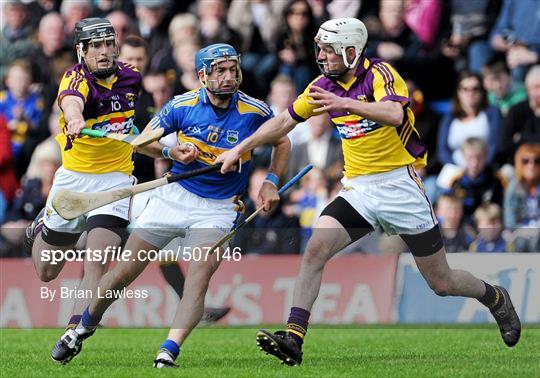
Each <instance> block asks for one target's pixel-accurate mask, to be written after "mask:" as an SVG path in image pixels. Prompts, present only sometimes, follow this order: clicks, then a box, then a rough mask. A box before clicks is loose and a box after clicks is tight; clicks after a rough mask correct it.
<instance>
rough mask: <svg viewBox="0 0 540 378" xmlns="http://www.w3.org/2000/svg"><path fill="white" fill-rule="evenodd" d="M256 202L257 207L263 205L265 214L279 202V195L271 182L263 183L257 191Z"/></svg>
mask: <svg viewBox="0 0 540 378" xmlns="http://www.w3.org/2000/svg"><path fill="white" fill-rule="evenodd" d="M257 202H258V203H257V207H259V206H261V205H263V206H264V211H265V212H268V211H270V210H272V209H273V208H274V207H275V206H276V205H277V203H278V202H279V194H278V190H277V188H276V186H275V185H274V184H272V183H271V182H268V181H265V182H264V183H263V185H262V187H261V190H260V191H259V197H258V198H257Z"/></svg>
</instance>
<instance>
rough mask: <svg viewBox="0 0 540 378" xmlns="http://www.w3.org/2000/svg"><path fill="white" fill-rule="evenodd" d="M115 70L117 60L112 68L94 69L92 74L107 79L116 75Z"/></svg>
mask: <svg viewBox="0 0 540 378" xmlns="http://www.w3.org/2000/svg"><path fill="white" fill-rule="evenodd" d="M115 72H116V61H114V62H113V65H112V67H110V68H105V69H101V70H95V71H92V75H94V76H95V77H97V78H98V79H106V78H108V77H111V76H112V75H114V73H115Z"/></svg>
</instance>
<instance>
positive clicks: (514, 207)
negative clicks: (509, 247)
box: [504, 143, 540, 228]
mask: <svg viewBox="0 0 540 378" xmlns="http://www.w3.org/2000/svg"><path fill="white" fill-rule="evenodd" d="M514 160H515V166H516V176H515V178H514V179H513V180H512V181H511V182H510V184H509V185H508V189H507V190H506V193H505V197H504V223H505V225H506V227H508V228H516V227H527V226H528V227H539V226H540V144H537V143H525V144H522V145H521V146H520V147H519V148H518V150H517V152H516V155H515V158H514Z"/></svg>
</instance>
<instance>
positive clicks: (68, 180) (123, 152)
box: [24, 18, 141, 358]
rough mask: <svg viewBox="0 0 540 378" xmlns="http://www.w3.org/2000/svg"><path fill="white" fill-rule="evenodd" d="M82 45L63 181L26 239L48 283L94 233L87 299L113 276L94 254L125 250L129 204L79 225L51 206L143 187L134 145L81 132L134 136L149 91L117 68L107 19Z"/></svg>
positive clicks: (64, 120)
mask: <svg viewBox="0 0 540 378" xmlns="http://www.w3.org/2000/svg"><path fill="white" fill-rule="evenodd" d="M75 45H76V50H77V55H78V58H79V64H77V65H75V66H74V67H72V68H70V69H68V70H67V71H66V72H65V74H64V77H63V78H62V81H61V83H60V88H59V91H58V104H59V106H60V109H61V115H60V128H61V129H62V131H63V132H62V133H60V134H59V135H58V136H57V138H56V139H57V141H58V143H59V145H60V148H61V150H62V166H61V167H60V168H59V169H58V171H57V172H56V174H55V178H54V183H53V186H52V188H51V191H50V192H49V196H48V198H47V204H46V207H45V209H44V210H43V211H42V213H41V214H40V215H38V217H37V218H36V220H35V221H34V222H33V223H32V224H31V225H30V226H29V227H28V229H27V231H26V236H25V241H24V244H25V247H26V248H27V249H30V248H31V249H32V258H33V262H34V265H35V268H36V272H37V274H38V276H39V278H40V279H41V280H42V281H44V282H48V281H51V280H53V279H55V278H56V277H57V276H58V274H59V273H60V271H61V270H62V268H63V266H64V263H65V261H66V260H65V258H73V257H74V256H73V255H74V253H72V254H71V256H68V255H63V256H62V255H61V254H60V252H65V251H67V250H71V249H72V248H74V245H75V243H76V242H77V240H78V239H79V237H80V236H81V234H82V233H83V232H84V231H86V232H87V233H88V235H87V240H86V258H85V262H84V275H83V278H82V280H81V283H80V284H79V285H78V287H77V289H78V290H79V292H80V293H87V292H89V291H93V292H95V289H96V287H97V283H98V282H99V279H100V278H101V276H102V275H103V273H104V272H105V270H106V268H107V265H106V264H104V263H102V261H101V260H100V259H99V255H97V254H94V253H93V252H101V253H105V252H104V251H107V250H111V249H113V247H117V246H119V245H120V243H121V240H122V235H123V232H124V230H125V229H126V226H127V224H128V219H129V218H128V217H129V214H128V213H129V211H128V210H129V199H125V200H120V201H117V202H114V203H112V204H110V205H107V206H104V207H101V208H99V209H96V210H93V211H91V212H89V213H88V214H85V215H84V216H81V217H79V218H76V219H73V220H71V221H68V220H65V219H63V218H62V217H60V215H58V213H56V211H55V210H54V209H53V207H52V204H51V202H52V199H53V197H54V194H55V193H56V192H57V191H58V190H59V189H61V188H67V189H71V190H74V191H79V192H85V191H88V192H94V191H105V190H109V189H113V188H122V187H127V186H131V185H133V184H134V183H135V178H134V177H133V176H132V175H131V173H132V171H133V161H132V155H133V148H132V147H131V146H130V145H129V144H126V143H122V142H118V141H115V140H110V139H105V138H102V139H100V138H89V137H81V131H82V130H83V129H84V128H90V129H94V130H104V131H108V132H116V133H123V134H129V133H133V127H134V125H133V118H134V113H135V109H134V103H135V101H136V99H137V97H138V94H139V91H140V88H141V75H140V74H139V72H138V71H137V70H136V69H134V68H133V67H132V66H130V65H128V64H124V63H121V62H118V61H117V60H116V57H117V55H118V45H117V42H116V33H115V31H114V28H113V26H112V24H111V23H110V22H109V21H108V20H107V19H103V18H86V19H83V20H81V21H78V22H77V23H76V25H75ZM51 251H58V252H57V253H56V255H55V256H54V257H55V258H58V259H59V260H60V261H52V260H53V256H52V255H51ZM71 252H73V251H71ZM93 260H97V261H93ZM83 290H84V291H83ZM90 299H91V296H89V295H86V296H85V298H80V296H77V299H76V300H75V304H74V309H73V313H72V316H71V319H70V320H69V323H68V324H69V325H68V327H70V325H71V326H74V325H76V324H77V323H78V322H79V319H80V318H81V315H80V314H81V313H82V310H83V309H84V308H85V306H86V305H87V304H88V301H89V300H90ZM55 349H56V346H55ZM54 356H55V350H54V349H53V358H54Z"/></svg>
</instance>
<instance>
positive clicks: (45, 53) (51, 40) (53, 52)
mask: <svg viewBox="0 0 540 378" xmlns="http://www.w3.org/2000/svg"><path fill="white" fill-rule="evenodd" d="M65 40H66V38H65V35H64V20H63V19H62V16H60V14H59V13H56V12H51V13H47V14H46V15H45V16H43V18H42V19H41V22H40V23H39V29H38V43H39V48H38V49H37V51H36V53H35V54H34V55H32V68H33V70H34V81H35V82H38V83H41V84H43V85H44V86H46V85H49V84H51V82H53V81H54V78H52V77H51V70H52V68H51V66H52V61H53V60H54V59H55V58H57V57H59V55H60V54H61V53H62V52H66V51H68V49H67V47H66V45H65V44H64V43H65ZM70 53H71V51H70ZM60 58H62V57H61V56H60ZM53 97H56V96H53ZM53 101H54V100H53ZM51 105H52V102H51Z"/></svg>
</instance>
